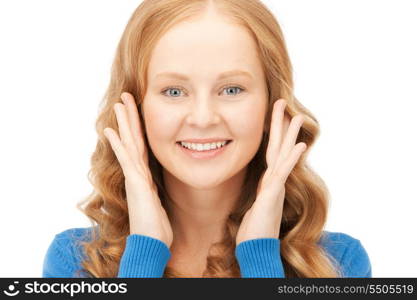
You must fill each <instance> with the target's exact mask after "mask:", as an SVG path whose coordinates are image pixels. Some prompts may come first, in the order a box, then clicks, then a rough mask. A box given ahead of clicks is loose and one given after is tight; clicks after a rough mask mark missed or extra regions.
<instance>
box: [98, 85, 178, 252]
mask: <svg viewBox="0 0 417 300" xmlns="http://www.w3.org/2000/svg"><path fill="white" fill-rule="evenodd" d="M121 98H122V101H123V103H120V102H118V103H116V104H114V107H113V109H114V111H115V113H116V117H117V123H118V126H119V133H120V136H121V140H120V138H119V135H118V134H117V133H116V131H115V130H113V129H112V128H109V127H107V128H105V129H104V135H105V136H106V138H107V139H108V141H109V142H110V144H111V147H112V149H113V151H114V152H115V154H116V157H117V160H118V161H119V163H120V165H121V167H122V169H123V174H124V176H125V189H126V198H127V204H128V211H129V225H130V234H141V235H147V236H150V237H153V238H155V239H159V240H161V241H162V242H164V243H165V244H166V245H167V246H168V248H169V247H170V246H171V244H172V240H173V232H172V227H171V224H170V222H169V219H168V216H167V214H166V211H165V209H164V208H163V206H162V204H161V200H160V199H159V196H158V191H157V187H156V185H155V183H154V182H153V179H152V175H151V172H150V170H149V165H148V152H147V149H146V146H145V141H144V134H143V130H142V128H141V125H140V122H139V113H138V109H137V106H136V103H135V99H134V97H133V96H132V95H131V94H130V93H127V92H124V93H122V95H121Z"/></svg>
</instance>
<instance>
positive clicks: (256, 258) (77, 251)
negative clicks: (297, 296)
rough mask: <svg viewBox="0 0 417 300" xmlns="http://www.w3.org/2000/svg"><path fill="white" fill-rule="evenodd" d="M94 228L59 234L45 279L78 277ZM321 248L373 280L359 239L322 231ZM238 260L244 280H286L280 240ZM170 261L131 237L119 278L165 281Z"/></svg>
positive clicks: (156, 243)
mask: <svg viewBox="0 0 417 300" xmlns="http://www.w3.org/2000/svg"><path fill="white" fill-rule="evenodd" d="M91 228H92V227H87V228H72V229H67V230H65V231H63V232H61V233H58V234H56V235H55V237H54V239H53V240H52V243H51V244H50V245H49V248H48V250H47V252H46V255H45V258H44V262H43V271H42V277H44V278H51V277H52V278H61V277H63V278H74V277H79V276H78V275H76V274H75V271H76V270H77V269H80V268H81V265H80V262H81V260H82V259H83V258H85V253H84V251H83V249H82V246H81V245H80V244H79V243H78V242H79V241H86V240H88V239H89V238H90V237H91ZM319 244H320V245H321V246H322V247H323V249H324V250H325V251H326V253H327V254H328V255H329V256H330V258H331V259H332V261H334V262H335V263H336V264H337V265H339V267H340V268H341V272H342V276H343V277H371V276H372V274H371V264H370V260H369V257H368V254H367V253H366V251H365V249H364V248H363V246H362V244H361V242H360V241H359V240H358V239H355V238H353V237H351V236H349V235H347V234H345V233H341V232H328V231H323V235H322V237H321V238H320V240H319ZM235 256H236V260H237V262H238V264H239V268H240V272H241V276H242V277H246V278H249V277H252V278H253V277H256V278H261V277H268V278H279V277H281V278H284V277H285V273H284V268H283V265H282V261H281V256H280V240H279V239H276V238H260V239H253V240H248V241H244V242H241V243H240V244H239V245H237V247H236V248H235ZM170 257H171V252H170V250H169V248H168V247H167V245H166V244H165V243H163V242H162V241H160V240H158V239H154V238H152V237H149V236H145V235H138V234H131V235H129V236H128V237H127V240H126V247H125V249H124V252H123V255H122V258H121V260H120V265H119V270H118V275H117V277H120V278H139V277H154V278H157V277H162V276H163V273H164V270H165V267H166V265H167V263H168V261H169V259H170ZM80 276H81V277H83V275H80ZM85 277H87V276H85Z"/></svg>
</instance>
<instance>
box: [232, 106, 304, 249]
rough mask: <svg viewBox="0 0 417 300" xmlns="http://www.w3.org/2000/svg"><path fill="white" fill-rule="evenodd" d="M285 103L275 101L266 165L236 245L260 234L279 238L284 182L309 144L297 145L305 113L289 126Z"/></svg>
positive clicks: (260, 235) (265, 236) (297, 116)
mask: <svg viewBox="0 0 417 300" xmlns="http://www.w3.org/2000/svg"><path fill="white" fill-rule="evenodd" d="M285 106H286V101H285V100H284V99H280V100H278V101H276V102H275V103H274V110H273V113H272V118H271V126H270V127H271V128H270V136H269V141H268V148H267V152H266V162H267V169H266V171H265V173H264V174H263V175H262V177H261V179H260V180H259V184H258V189H257V195H256V200H255V201H254V203H253V204H252V206H251V208H250V209H249V210H248V211H247V212H246V214H245V215H244V217H243V219H242V222H241V224H240V227H239V230H238V233H237V235H236V245H238V244H239V243H241V242H243V241H246V240H251V239H257V238H279V231H280V226H281V219H282V210H283V205H284V199H285V182H286V180H287V177H288V175H289V174H290V173H291V171H292V169H293V168H294V166H295V164H296V163H297V161H298V159H299V158H300V156H301V154H302V153H303V152H304V150H305V149H306V148H307V145H306V144H305V143H298V144H297V145H294V144H295V142H296V140H297V136H298V132H299V129H300V128H301V125H302V124H303V121H304V119H303V116H302V115H296V116H294V117H293V118H292V120H291V124H289V126H288V125H287V124H288V123H289V121H286V120H285ZM287 129H288V130H287Z"/></svg>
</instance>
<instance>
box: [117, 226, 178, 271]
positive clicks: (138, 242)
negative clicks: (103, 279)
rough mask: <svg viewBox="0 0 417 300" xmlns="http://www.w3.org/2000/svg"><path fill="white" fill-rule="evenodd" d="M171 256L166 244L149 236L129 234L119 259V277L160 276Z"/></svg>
mask: <svg viewBox="0 0 417 300" xmlns="http://www.w3.org/2000/svg"><path fill="white" fill-rule="evenodd" d="M170 257H171V252H170V250H169V248H168V246H167V245H166V244H165V243H164V242H162V241H160V240H158V239H155V238H152V237H150V236H145V235H140V234H131V235H129V236H128V237H127V240H126V247H125V251H124V253H123V256H122V259H121V260H120V265H119V273H118V275H117V277H121V278H142V277H153V278H158V277H162V276H163V274H164V270H165V267H166V265H167V263H168V261H169V259H170Z"/></svg>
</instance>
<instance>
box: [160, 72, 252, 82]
mask: <svg viewBox="0 0 417 300" xmlns="http://www.w3.org/2000/svg"><path fill="white" fill-rule="evenodd" d="M233 76H246V77H249V78H251V79H253V76H252V75H251V74H250V73H249V72H246V71H243V70H231V71H226V72H223V73H221V74H220V75H219V76H218V77H217V80H221V79H224V78H228V77H233ZM160 77H170V78H176V79H179V80H183V81H188V80H189V78H188V77H187V76H186V75H184V74H180V73H176V72H163V73H159V74H157V75H156V76H155V79H156V78H160Z"/></svg>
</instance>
